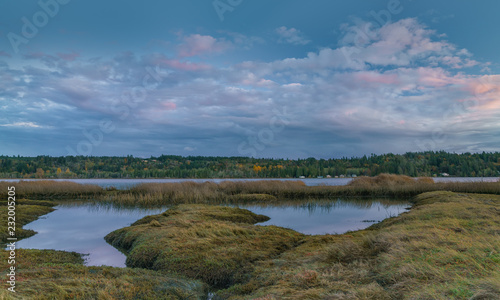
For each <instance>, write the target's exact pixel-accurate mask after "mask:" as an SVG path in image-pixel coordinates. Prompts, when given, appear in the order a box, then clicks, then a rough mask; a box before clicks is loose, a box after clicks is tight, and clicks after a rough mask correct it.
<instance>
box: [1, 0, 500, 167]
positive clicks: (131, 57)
mask: <svg viewBox="0 0 500 300" xmlns="http://www.w3.org/2000/svg"><path fill="white" fill-rule="evenodd" d="M498 11H500V2H499V1H496V0H485V1H481V2H473V1H465V0H453V1H452V0H442V1H428V0H420V1H415V0H413V1H412V0H373V1H367V0H365V1H359V0H354V1H329V0H316V1H298V0H274V1H265V0H251V1H250V0H215V1H214V0H190V1H187V0H186V1H160V0H149V1H130V0H120V1H117V0H116V1H96V0H85V1H83V0H40V1H9V0H0V155H22V156H37V155H51V156H64V155H89V156H90V155H92V156H123V155H134V156H139V157H150V156H158V155H161V154H166V155H183V156H191V155H201V156H253V157H265V158H290V159H296V158H307V157H316V158H340V157H353V156H362V155H370V154H372V153H374V154H383V153H405V152H415V151H438V150H445V151H449V152H457V153H463V152H482V151H486V152H492V151H498V150H499V142H500V130H499V129H500V118H499V117H500V90H499V85H500V73H499V72H500V51H499V49H500V35H499V34H498V33H497V32H496V31H497V29H498V28H500V18H498Z"/></svg>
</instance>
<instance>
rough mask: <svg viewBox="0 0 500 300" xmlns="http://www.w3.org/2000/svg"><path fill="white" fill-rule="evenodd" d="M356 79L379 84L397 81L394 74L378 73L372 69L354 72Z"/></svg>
mask: <svg viewBox="0 0 500 300" xmlns="http://www.w3.org/2000/svg"><path fill="white" fill-rule="evenodd" d="M354 78H355V80H357V81H362V82H367V83H379V84H396V83H398V82H399V80H398V76H397V75H396V74H380V73H377V72H374V71H367V72H358V73H356V74H354Z"/></svg>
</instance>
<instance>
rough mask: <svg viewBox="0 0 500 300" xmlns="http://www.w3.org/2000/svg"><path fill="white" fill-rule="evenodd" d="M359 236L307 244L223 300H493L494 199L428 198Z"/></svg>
mask: <svg viewBox="0 0 500 300" xmlns="http://www.w3.org/2000/svg"><path fill="white" fill-rule="evenodd" d="M414 200H415V206H414V208H413V209H412V210H411V211H409V212H407V213H404V214H402V215H400V216H398V217H395V218H390V219H387V220H385V221H383V222H381V223H379V224H376V225H373V226H371V227H370V228H369V229H367V230H363V231H357V232H351V233H349V234H344V235H337V236H334V235H324V236H308V237H307V238H306V239H305V243H303V244H302V245H300V246H298V247H296V248H293V249H291V250H289V251H287V252H285V253H283V254H282V255H281V256H280V257H279V258H277V259H272V260H267V261H263V262H260V263H259V265H258V266H257V267H256V268H255V271H254V273H253V274H252V275H251V278H250V280H248V281H247V282H245V283H242V284H236V285H233V286H232V287H230V288H228V289H226V290H223V291H219V292H218V295H219V296H220V297H222V298H224V299H226V298H227V299H256V298H258V299H282V298H286V299H499V298H500V237H499V235H500V196H496V195H478V194H456V193H452V192H430V193H425V194H422V195H419V196H418V197H416V198H415V199H414Z"/></svg>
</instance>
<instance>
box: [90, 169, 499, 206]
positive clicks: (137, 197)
mask: <svg viewBox="0 0 500 300" xmlns="http://www.w3.org/2000/svg"><path fill="white" fill-rule="evenodd" d="M431 191H452V192H461V193H485V194H500V183H498V182H441V183H434V181H433V180H432V178H417V179H413V178H411V177H408V176H401V175H389V174H381V175H378V176H376V177H357V178H355V179H353V180H352V181H351V182H350V183H349V184H348V185H345V186H306V185H305V184H304V183H303V182H302V181H279V180H265V181H247V182H245V181H237V182H232V181H223V182H221V183H219V184H217V183H213V182H204V183H195V182H178V183H143V184H139V185H138V186H136V187H133V188H131V189H130V190H127V191H112V192H107V193H105V194H102V195H99V196H98V197H97V199H99V200H100V201H107V202H113V203H119V204H122V205H139V206H161V205H169V204H182V203H192V204H196V203H199V204H229V203H232V202H238V201H241V202H269V201H283V200H300V201H303V200H307V199H309V200H311V199H336V198H338V197H343V198H345V197H371V198H382V197H385V198H392V199H396V198H397V199H410V198H412V197H414V196H416V195H418V194H421V193H425V192H431Z"/></svg>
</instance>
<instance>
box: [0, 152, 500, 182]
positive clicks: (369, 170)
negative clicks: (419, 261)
mask: <svg viewBox="0 0 500 300" xmlns="http://www.w3.org/2000/svg"><path fill="white" fill-rule="evenodd" d="M381 173H391V174H404V175H408V176H412V177H419V176H443V175H449V176H460V177H487V176H500V153H499V152H494V153H486V152H483V153H463V154H457V153H447V152H444V151H440V152H432V151H430V152H409V153H405V154H391V153H389V154H382V155H374V154H372V155H370V156H363V157H352V158H347V157H344V158H339V159H315V158H307V159H296V160H292V159H264V158H249V157H205V156H186V157H185V156H175V155H161V156H159V157H150V158H147V159H145V158H139V157H133V156H126V157H117V156H113V157H109V156H99V157H98V156H61V157H51V156H37V157H22V156H0V178H301V177H302V176H304V177H306V178H315V177H318V176H323V177H328V176H331V177H335V176H339V177H343V176H346V177H350V176H353V175H356V176H361V175H366V176H375V175H378V174H381Z"/></svg>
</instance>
